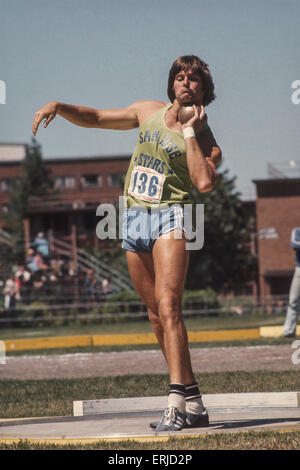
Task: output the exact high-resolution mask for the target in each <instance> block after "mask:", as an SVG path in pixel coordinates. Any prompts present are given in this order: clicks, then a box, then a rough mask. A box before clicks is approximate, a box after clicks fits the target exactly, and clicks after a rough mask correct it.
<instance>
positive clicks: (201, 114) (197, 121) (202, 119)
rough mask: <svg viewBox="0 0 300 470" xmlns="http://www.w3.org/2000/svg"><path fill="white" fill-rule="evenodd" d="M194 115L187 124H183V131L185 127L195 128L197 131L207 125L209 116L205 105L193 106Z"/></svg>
mask: <svg viewBox="0 0 300 470" xmlns="http://www.w3.org/2000/svg"><path fill="white" fill-rule="evenodd" d="M193 108H194V115H193V116H192V117H191V119H189V120H188V121H187V122H185V123H184V124H182V129H184V128H185V127H194V128H195V129H196V130H201V129H202V127H203V126H204V125H205V124H206V123H207V115H206V112H205V108H204V106H203V105H201V106H196V105H195V104H194V105H193Z"/></svg>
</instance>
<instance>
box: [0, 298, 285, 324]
mask: <svg viewBox="0 0 300 470" xmlns="http://www.w3.org/2000/svg"><path fill="white" fill-rule="evenodd" d="M130 295H131V296H132V293H130ZM52 300H53V299H52ZM287 304H288V298H287V296H283V297H271V296H270V297H265V298H261V299H259V301H258V300H257V299H256V298H253V297H242V298H232V299H230V298H229V299H222V298H184V299H183V315H184V316H185V317H195V316H220V315H231V316H240V315H251V314H254V313H260V314H263V315H277V314H282V313H283V312H285V311H286V308H287ZM146 318H147V308H146V306H145V305H144V303H143V302H141V301H140V300H135V299H132V300H127V301H126V300H116V296H106V295H103V294H99V296H98V298H97V299H94V298H91V296H90V295H88V294H85V293H81V294H80V295H78V296H77V297H76V298H75V297H74V296H73V297H72V296H69V295H64V296H58V297H56V299H55V302H54V303H53V302H49V297H47V296H44V297H42V296H40V297H36V298H34V299H27V301H24V300H21V301H17V302H15V304H14V305H13V306H11V307H10V308H5V307H4V306H3V307H2V309H0V328H3V327H8V326H10V327H13V326H16V327H26V326H33V327H34V326H46V325H47V326H51V325H53V326H54V325H62V324H72V323H77V322H83V323H85V322H90V323H92V322H95V323H97V322H103V321H122V320H126V319H131V320H134V319H136V320H141V319H146Z"/></svg>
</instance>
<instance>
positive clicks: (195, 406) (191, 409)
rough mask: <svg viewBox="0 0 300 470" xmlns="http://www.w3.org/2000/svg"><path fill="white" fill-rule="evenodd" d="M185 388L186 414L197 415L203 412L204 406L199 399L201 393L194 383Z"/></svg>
mask: <svg viewBox="0 0 300 470" xmlns="http://www.w3.org/2000/svg"><path fill="white" fill-rule="evenodd" d="M184 388H185V400H186V411H187V412H188V413H193V414H199V413H202V412H203V411H204V409H205V408H204V405H203V402H202V398H201V393H200V390H199V387H198V384H197V383H196V382H193V383H191V384H186V385H185V386H184Z"/></svg>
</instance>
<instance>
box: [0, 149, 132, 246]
mask: <svg viewBox="0 0 300 470" xmlns="http://www.w3.org/2000/svg"><path fill="white" fill-rule="evenodd" d="M24 156H25V146H24V144H0V210H1V211H2V212H7V211H8V210H9V191H10V189H11V188H12V187H13V184H14V181H15V179H16V178H18V177H19V176H20V175H21V169H22V168H21V165H22V160H23V159H24ZM129 160H130V155H119V156H113V157H112V156H110V157H105V156H91V157H72V158H48V159H44V161H45V162H46V164H47V167H48V168H49V169H50V171H51V177H52V178H53V180H54V190H55V191H54V192H53V195H52V196H51V197H50V198H49V197H47V198H46V199H45V200H42V199H39V200H37V201H32V202H31V204H30V208H29V211H28V218H27V219H26V220H25V221H24V224H25V236H26V237H27V239H28V240H29V239H32V238H33V237H34V236H35V235H36V234H37V233H38V232H40V231H43V232H48V233H49V232H51V233H52V234H53V236H54V237H58V238H60V239H62V240H64V241H70V240H71V238H74V236H75V238H76V242H77V246H79V247H80V246H84V245H86V244H87V243H90V244H94V245H97V244H98V242H99V241H98V239H97V237H96V233H95V226H96V225H97V222H98V220H99V219H98V218H97V217H96V209H97V207H98V205H99V204H101V203H108V202H113V203H116V202H118V198H119V196H120V195H121V194H122V188H121V184H122V179H123V178H124V176H125V174H126V171H127V168H128V164H129ZM1 226H2V227H3V221H2V222H1V221H0V227H1Z"/></svg>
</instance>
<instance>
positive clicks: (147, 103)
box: [133, 100, 168, 124]
mask: <svg viewBox="0 0 300 470" xmlns="http://www.w3.org/2000/svg"><path fill="white" fill-rule="evenodd" d="M167 104H168V103H167V102H165V101H154V100H142V101H137V102H136V103H134V105H133V106H135V109H136V112H137V115H138V119H139V123H140V124H141V123H142V122H144V121H145V120H146V119H148V118H149V117H151V116H152V114H154V113H156V112H157V111H159V110H160V109H161V108H163V107H164V106H166V105H167Z"/></svg>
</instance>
